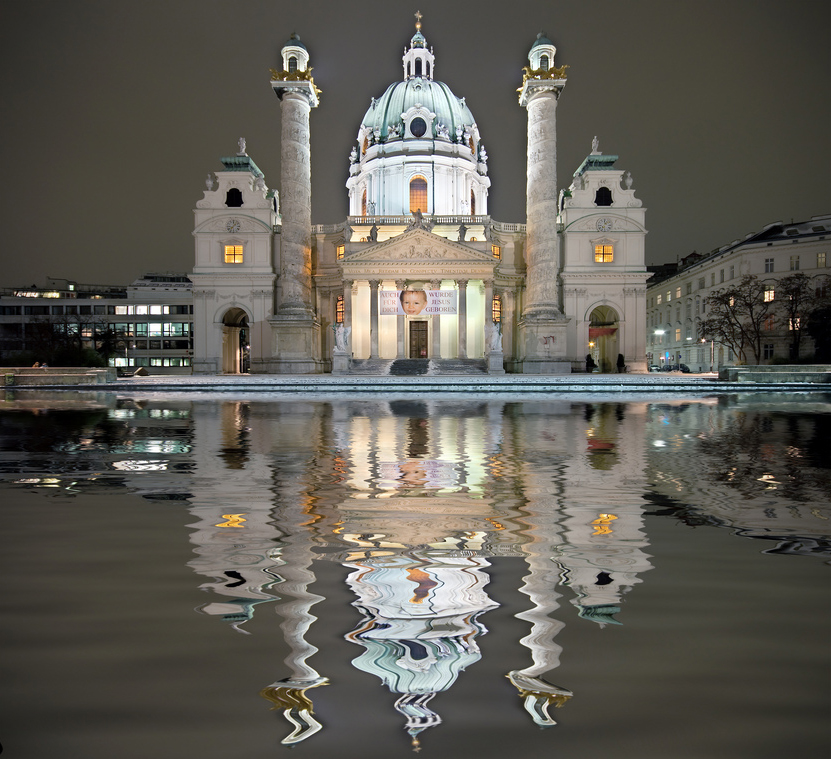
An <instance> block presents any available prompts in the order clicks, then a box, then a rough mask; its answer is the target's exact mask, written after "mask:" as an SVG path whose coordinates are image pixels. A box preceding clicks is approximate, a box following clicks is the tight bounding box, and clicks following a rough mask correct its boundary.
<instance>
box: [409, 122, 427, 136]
mask: <svg viewBox="0 0 831 759" xmlns="http://www.w3.org/2000/svg"><path fill="white" fill-rule="evenodd" d="M426 131H427V122H426V121H424V119H422V118H415V119H413V120H412V121H411V122H410V132H411V133H412V135H413V137H424V134H425V132H426Z"/></svg>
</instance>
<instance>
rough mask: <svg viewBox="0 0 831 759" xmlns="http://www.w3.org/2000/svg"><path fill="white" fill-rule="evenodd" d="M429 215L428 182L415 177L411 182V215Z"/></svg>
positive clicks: (422, 178)
mask: <svg viewBox="0 0 831 759" xmlns="http://www.w3.org/2000/svg"><path fill="white" fill-rule="evenodd" d="M419 210H420V211H421V213H427V180H426V179H425V178H424V177H413V178H412V179H411V180H410V213H415V212H416V211H419Z"/></svg>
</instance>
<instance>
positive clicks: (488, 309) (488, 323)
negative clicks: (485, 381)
mask: <svg viewBox="0 0 831 759" xmlns="http://www.w3.org/2000/svg"><path fill="white" fill-rule="evenodd" d="M482 285H483V286H484V288H485V357H486V358H487V355H488V352H489V351H490V346H491V333H492V332H493V313H492V312H493V280H492V279H484V280H482Z"/></svg>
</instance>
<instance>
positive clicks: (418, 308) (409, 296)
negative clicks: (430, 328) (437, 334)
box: [401, 290, 427, 316]
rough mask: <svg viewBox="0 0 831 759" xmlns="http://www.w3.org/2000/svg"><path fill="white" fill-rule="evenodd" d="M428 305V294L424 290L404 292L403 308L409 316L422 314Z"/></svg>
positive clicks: (402, 295)
mask: <svg viewBox="0 0 831 759" xmlns="http://www.w3.org/2000/svg"><path fill="white" fill-rule="evenodd" d="M426 305H427V293H426V292H424V290H402V291H401V308H402V310H403V311H404V313H405V314H407V315H408V316H415V315H416V314H420V313H421V312H422V311H423V310H424V307H425V306H426Z"/></svg>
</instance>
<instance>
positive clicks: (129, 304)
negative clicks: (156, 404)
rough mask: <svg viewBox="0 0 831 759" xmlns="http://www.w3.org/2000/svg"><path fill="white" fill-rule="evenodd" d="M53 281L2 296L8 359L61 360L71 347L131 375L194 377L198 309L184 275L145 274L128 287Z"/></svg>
mask: <svg viewBox="0 0 831 759" xmlns="http://www.w3.org/2000/svg"><path fill="white" fill-rule="evenodd" d="M50 283H51V284H50V286H46V287H37V286H34V285H33V286H32V287H27V288H6V289H4V290H2V291H0V356H2V358H3V359H4V360H9V359H12V358H17V357H20V359H23V358H24V357H25V358H27V359H29V360H32V361H37V362H39V363H43V362H47V363H48V362H51V361H55V358H53V357H57V359H58V360H59V361H60V360H61V359H60V356H61V353H62V352H64V353H65V351H66V349H67V346H69V347H70V348H72V349H75V348H77V349H78V350H79V351H82V350H84V349H92V350H96V351H97V352H99V353H102V354H103V355H104V357H105V358H106V360H107V361H108V363H109V365H110V366H114V367H117V368H119V369H123V370H126V371H134V370H135V369H137V368H139V367H146V369H147V371H148V372H149V373H151V374H190V373H191V358H192V353H193V342H192V340H193V304H192V297H191V282H190V280H189V279H188V278H187V277H186V276H185V275H183V274H171V273H166V274H146V275H144V276H143V277H141V278H139V279H137V280H135V281H134V282H133V283H132V284H130V285H129V286H128V287H123V286H122V287H108V286H97V285H81V284H77V283H75V282H71V281H68V280H60V279H55V280H50ZM69 353H70V355H76V351H75V350H71V351H70V352H69Z"/></svg>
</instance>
